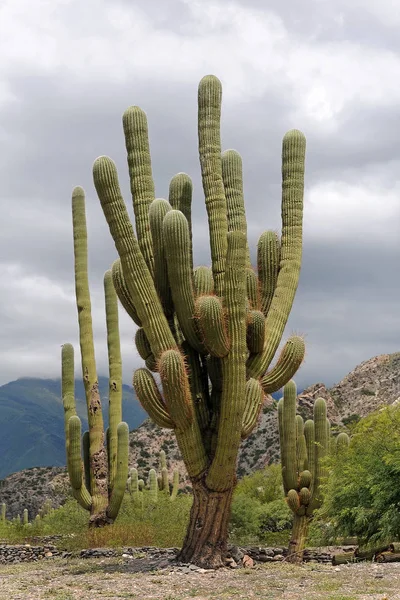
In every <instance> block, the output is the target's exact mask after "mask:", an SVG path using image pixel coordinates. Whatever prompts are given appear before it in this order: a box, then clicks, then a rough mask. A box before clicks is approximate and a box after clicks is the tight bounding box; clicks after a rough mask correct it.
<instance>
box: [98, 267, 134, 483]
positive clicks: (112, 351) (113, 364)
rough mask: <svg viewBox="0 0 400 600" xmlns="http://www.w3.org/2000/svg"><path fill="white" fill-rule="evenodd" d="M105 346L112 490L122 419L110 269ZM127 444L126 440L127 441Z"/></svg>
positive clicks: (114, 296)
mask: <svg viewBox="0 0 400 600" xmlns="http://www.w3.org/2000/svg"><path fill="white" fill-rule="evenodd" d="M104 295H105V305H106V323H107V347H108V365H109V386H108V387H109V392H108V393H109V397H108V400H109V404H108V414H109V439H108V440H107V452H108V464H109V473H108V481H109V488H110V490H112V487H113V485H114V478H115V474H116V470H117V451H118V450H117V448H118V435H117V428H118V424H119V423H121V421H122V358H121V344H120V338H119V320H118V301H117V294H116V292H115V289H114V285H113V281H112V274H111V271H106V273H105V275H104ZM127 444H128V441H127Z"/></svg>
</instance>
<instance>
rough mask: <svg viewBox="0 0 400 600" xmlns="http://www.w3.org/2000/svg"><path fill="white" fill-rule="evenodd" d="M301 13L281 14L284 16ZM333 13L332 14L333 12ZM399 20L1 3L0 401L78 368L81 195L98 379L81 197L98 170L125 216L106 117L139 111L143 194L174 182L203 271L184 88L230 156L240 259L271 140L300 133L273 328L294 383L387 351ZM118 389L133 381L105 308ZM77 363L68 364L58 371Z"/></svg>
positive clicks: (396, 16) (251, 0)
mask: <svg viewBox="0 0 400 600" xmlns="http://www.w3.org/2000/svg"><path fill="white" fill-rule="evenodd" d="M300 4H301V6H299V5H300ZM349 5H351V8H349ZM399 26H400V12H399V11H398V10H397V9H396V8H395V3H393V2H392V1H389V0H380V2H375V0H352V2H351V3H349V2H348V1H346V0H330V1H329V2H328V1H325V0H304V1H303V2H301V3H298V2H295V0H288V1H287V2H278V1H277V0H269V1H268V0H237V1H232V2H231V1H228V0H212V1H210V0H201V1H195V0H133V1H132V0H129V1H128V0H113V2H106V0H85V2H82V1H79V2H78V1H77V0H52V1H50V0H29V1H28V0H2V2H0V149H1V152H0V154H1V161H0V182H1V184H0V190H1V194H0V204H1V215H2V219H1V236H0V245H1V253H0V296H1V302H0V338H1V341H0V384H3V383H6V382H7V381H10V380H12V379H15V378H18V377H21V376H26V375H29V376H39V377H57V376H59V373H60V352H61V345H62V344H63V343H64V342H67V341H69V342H72V343H73V344H74V345H75V347H76V349H77V358H78V357H79V355H78V326H77V315H76V305H75V296H74V276H73V247H72V218H71V190H72V188H73V187H74V186H75V185H81V186H83V187H84V188H85V190H86V193H87V215H88V235H89V260H90V284H91V291H92V306H93V318H94V324H95V338H96V340H95V341H96V352H97V361H98V370H99V372H100V373H104V374H106V372H107V358H106V339H105V317H104V298H103V274H104V271H105V270H106V269H107V268H109V266H110V265H111V263H112V262H113V260H114V259H115V257H116V253H115V249H114V245H113V242H112V241H111V238H110V235H109V232H108V227H107V225H106V223H105V221H104V217H103V213H102V211H101V207H100V204H99V201H98V199H97V197H96V194H95V190H94V186H93V182H92V174H91V172H92V164H93V161H94V159H95V158H96V157H97V156H99V155H102V154H107V155H109V156H111V157H112V158H113V159H114V160H115V161H116V163H117V166H118V170H119V173H120V178H121V183H122V187H123V190H124V192H125V197H126V201H127V204H128V206H129V210H130V211H131V208H130V206H131V202H130V196H129V193H128V192H129V184H128V175H127V165H126V156H125V146H124V139H123V132H122V122H121V117H122V113H123V111H124V110H125V109H126V108H127V107H128V106H130V105H132V104H136V105H139V106H141V107H142V108H143V109H144V110H145V111H146V113H147V116H148V121H149V131H150V143H151V150H152V161H153V173H154V178H155V182H156V194H157V196H158V197H165V196H166V194H167V190H168V184H169V180H170V178H171V177H172V176H173V175H174V174H175V173H176V172H178V171H186V172H187V173H189V174H190V175H191V176H192V178H193V181H194V185H195V199H194V203H195V206H194V208H193V210H194V213H195V231H194V244H195V260H196V262H197V263H202V264H204V263H206V264H207V263H209V253H208V241H207V222H206V213H205V208H204V203H203V198H202V193H201V185H200V169H199V162H198V156H197V86H198V82H199V80H200V78H201V77H202V76H203V75H205V74H208V73H213V74H215V75H217V76H218V77H219V78H220V79H221V81H222V84H223V122H222V127H223V133H222V137H223V146H224V148H235V149H236V150H238V151H239V152H240V153H241V154H242V157H243V163H244V185H245V193H246V207H247V215H248V225H249V236H250V243H251V246H252V248H253V256H254V255H255V246H256V242H257V239H258V236H259V235H260V233H261V232H262V231H263V230H264V229H279V228H280V168H281V164H280V152H281V139H282V136H283V134H284V133H285V131H286V130H288V129H291V128H293V127H296V128H298V129H301V130H302V131H304V133H305V134H306V136H307V171H306V194H305V210H304V261H303V268H302V273H301V280H300V286H299V290H298V294H297V297H296V300H295V305H294V309H293V311H292V315H291V318H290V322H289V324H288V327H287V331H286V337H287V335H289V334H290V333H291V332H300V333H304V334H305V335H306V343H307V358H306V362H305V364H304V365H303V367H302V369H301V371H300V372H299V373H298V376H297V382H298V384H299V386H304V385H308V384H311V383H314V382H316V381H324V382H325V383H327V384H329V385H330V384H333V383H335V382H337V381H339V380H340V379H341V378H342V377H343V376H344V375H346V373H347V372H349V371H350V370H352V369H353V368H354V367H355V366H356V364H358V363H360V362H361V361H363V360H366V359H368V358H370V357H372V356H374V355H376V354H380V353H386V352H395V351H398V350H400V309H399V296H400V276H399V275H398V272H399V269H398V265H399V262H400V182H399V177H400V145H399V142H398V140H399V128H400V86H399V80H400V53H399V51H400V41H399V36H398V30H399ZM120 312H121V319H120V323H121V338H122V345H123V358H124V377H125V381H126V382H127V383H129V382H130V381H131V374H132V370H133V369H134V368H135V367H137V366H139V365H140V359H139V358H138V356H137V354H136V351H135V349H134V345H133V343H132V338H133V335H134V327H133V326H132V324H131V322H130V321H129V319H128V318H127V317H125V315H123V311H122V309H121V311H120ZM78 369H79V365H77V372H78Z"/></svg>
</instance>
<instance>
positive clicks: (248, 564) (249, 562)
mask: <svg viewBox="0 0 400 600" xmlns="http://www.w3.org/2000/svg"><path fill="white" fill-rule="evenodd" d="M242 564H243V566H244V567H245V568H246V569H252V568H253V567H254V560H253V559H252V558H251V556H249V555H248V554H245V555H244V556H243V559H242Z"/></svg>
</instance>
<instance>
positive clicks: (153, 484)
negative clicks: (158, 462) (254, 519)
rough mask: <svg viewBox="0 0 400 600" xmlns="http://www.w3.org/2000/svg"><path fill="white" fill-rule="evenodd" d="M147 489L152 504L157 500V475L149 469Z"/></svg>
mask: <svg viewBox="0 0 400 600" xmlns="http://www.w3.org/2000/svg"><path fill="white" fill-rule="evenodd" d="M149 489H150V499H151V501H152V502H153V503H156V502H157V499H158V482H157V473H156V472H155V470H154V469H150V471H149Z"/></svg>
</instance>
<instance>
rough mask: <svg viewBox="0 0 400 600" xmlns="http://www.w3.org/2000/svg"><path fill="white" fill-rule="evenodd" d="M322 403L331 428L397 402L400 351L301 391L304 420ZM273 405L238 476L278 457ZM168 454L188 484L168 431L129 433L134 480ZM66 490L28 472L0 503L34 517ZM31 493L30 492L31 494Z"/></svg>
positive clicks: (59, 476) (46, 475)
mask: <svg viewBox="0 0 400 600" xmlns="http://www.w3.org/2000/svg"><path fill="white" fill-rule="evenodd" d="M318 397H323V398H325V400H326V401H327V406H328V414H329V418H330V420H331V422H332V424H333V425H347V424H349V423H352V422H356V421H358V420H359V419H360V418H361V417H363V416H365V415H367V414H368V413H370V412H372V411H374V410H376V409H377V408H379V407H380V406H384V405H386V404H393V403H394V402H397V401H398V400H399V399H400V353H396V354H382V355H380V356H376V357H374V358H371V359H370V360H367V361H365V362H363V363H361V364H360V365H358V366H357V367H356V368H355V369H354V370H353V371H351V373H349V374H348V375H346V377H345V378H344V379H342V381H340V382H339V383H338V384H336V385H334V386H333V387H332V388H329V389H328V388H326V387H325V385H324V384H323V383H317V384H314V385H312V386H310V387H308V388H307V389H305V390H304V391H303V392H302V393H301V394H300V395H299V397H298V407H299V409H298V410H299V412H300V414H302V416H303V417H304V418H306V419H307V418H309V417H310V416H311V415H312V410H313V405H314V401H315V399H316V398H318ZM276 404H277V403H276V401H275V400H273V399H272V398H269V400H268V401H267V402H266V404H265V406H264V408H263V411H262V413H261V415H260V421H259V425H258V427H257V429H256V430H255V431H254V433H253V434H252V435H251V436H250V437H249V438H248V439H247V440H245V441H244V442H243V444H242V447H241V450H240V456H239V461H238V476H239V477H241V476H243V475H245V474H247V473H250V472H251V471H253V470H255V469H260V468H262V467H263V466H264V465H266V464H268V463H270V462H274V461H276V460H278V459H279V445H278V424H277V410H276ZM160 450H165V452H166V453H167V459H168V465H169V470H170V473H171V477H172V470H173V469H175V468H178V469H179V471H180V474H181V486H182V487H185V486H186V485H189V481H188V480H187V475H186V471H185V468H184V465H183V462H182V460H181V456H180V453H179V450H178V447H177V444H176V441H175V437H174V435H173V433H172V431H170V430H166V429H160V428H159V427H157V426H156V425H154V424H153V423H152V422H151V421H150V420H149V419H147V420H146V421H145V422H144V423H143V424H142V425H141V426H140V427H138V428H137V429H136V430H134V431H131V433H130V466H131V467H137V468H138V470H139V476H140V477H142V478H143V479H146V478H147V474H148V471H149V469H150V468H152V467H154V468H155V469H156V470H159V452H160ZM65 486H67V487H68V483H67V480H66V474H65V469H62V468H59V469H56V468H48V469H45V468H43V469H28V470H26V471H21V472H20V473H15V474H13V475H10V476H9V477H7V478H6V479H4V481H3V482H1V487H0V502H3V501H4V502H7V505H8V508H9V510H8V514H10V515H11V516H15V515H16V514H17V513H18V512H21V511H22V510H23V508H28V510H29V512H30V514H31V513H32V514H36V512H37V510H38V508H40V506H41V505H42V504H43V502H44V500H45V499H46V498H51V499H52V501H53V503H54V505H57V504H59V503H60V502H62V500H63V498H65ZM32 492H34V493H32Z"/></svg>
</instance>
